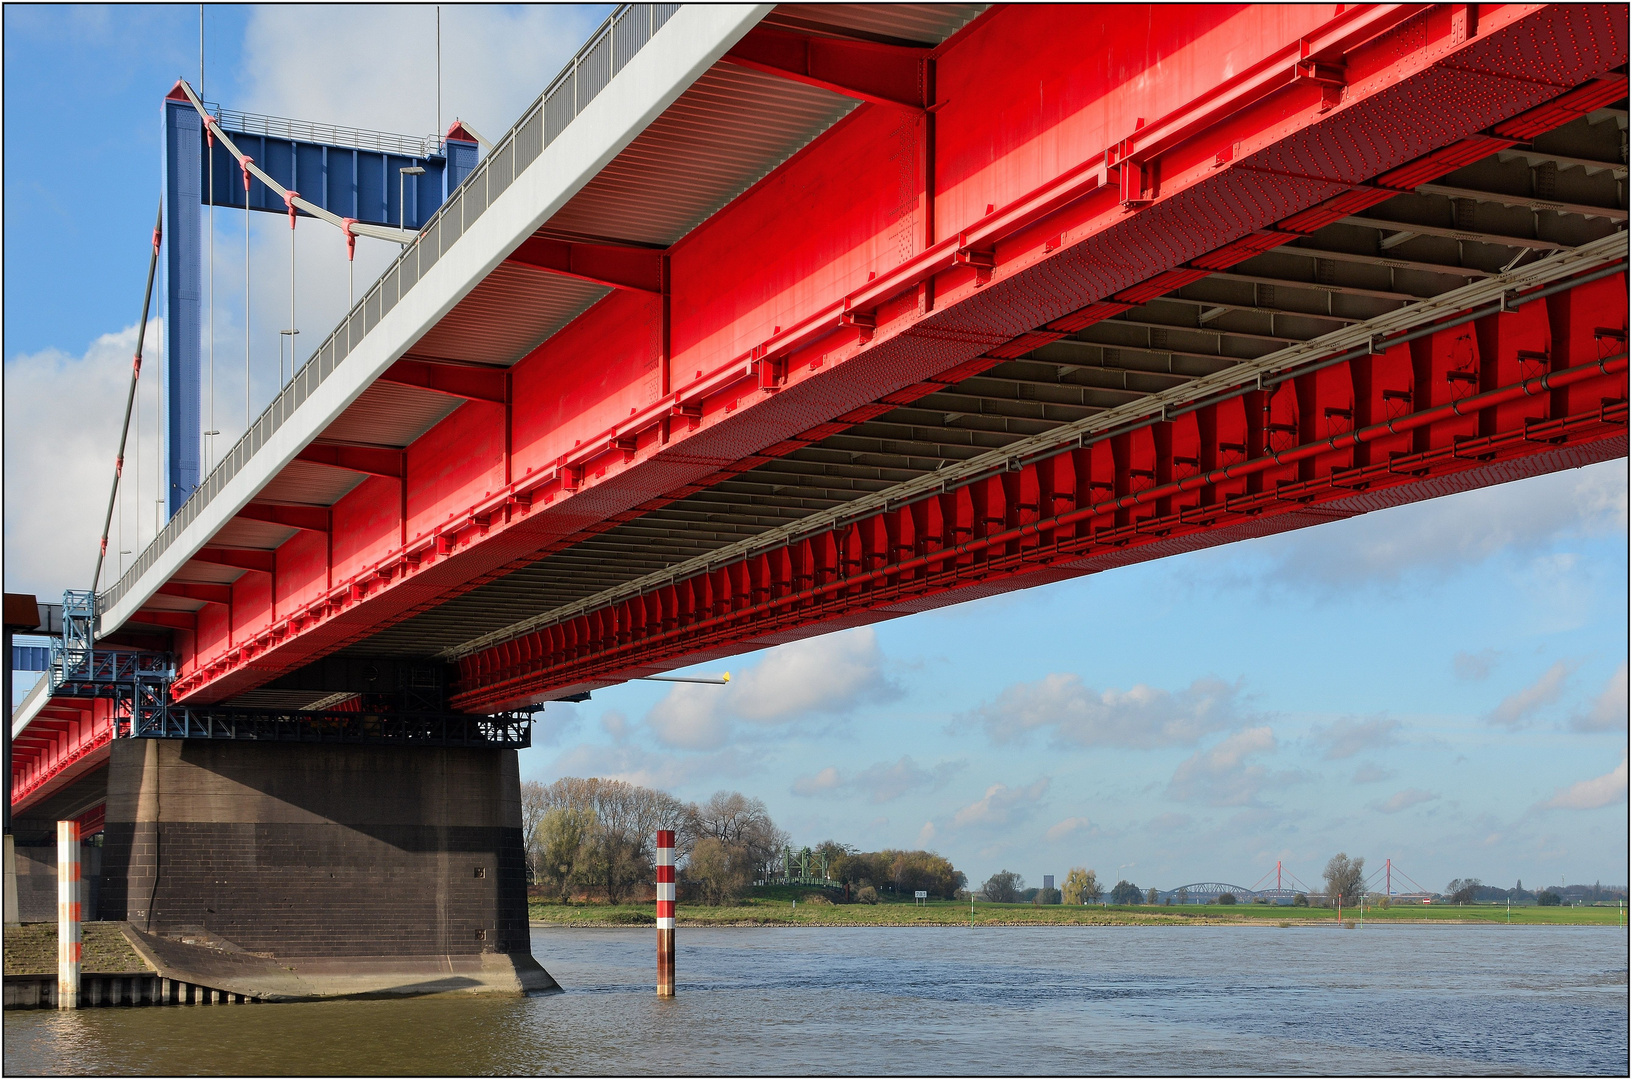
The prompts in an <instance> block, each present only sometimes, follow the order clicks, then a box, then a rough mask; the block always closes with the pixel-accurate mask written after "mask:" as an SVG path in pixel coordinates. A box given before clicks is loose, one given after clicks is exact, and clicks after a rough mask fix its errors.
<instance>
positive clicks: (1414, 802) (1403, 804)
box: [1372, 788, 1439, 814]
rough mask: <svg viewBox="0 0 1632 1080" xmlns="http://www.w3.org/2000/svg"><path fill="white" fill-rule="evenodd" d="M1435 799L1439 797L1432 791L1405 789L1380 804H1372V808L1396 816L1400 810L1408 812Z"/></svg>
mask: <svg viewBox="0 0 1632 1080" xmlns="http://www.w3.org/2000/svg"><path fill="white" fill-rule="evenodd" d="M1437 798H1439V796H1438V795H1436V794H1434V793H1433V792H1432V791H1424V790H1422V789H1421V788H1406V789H1405V790H1404V791H1396V792H1395V793H1394V794H1392V795H1390V796H1389V797H1388V798H1387V799H1384V800H1383V801H1382V802H1380V803H1373V804H1372V808H1373V809H1375V810H1378V811H1380V812H1382V813H1384V814H1397V813H1399V812H1400V811H1401V810H1409V809H1410V808H1411V807H1413V806H1420V805H1421V804H1423V803H1425V802H1433V801H1434V800H1435V799H1437Z"/></svg>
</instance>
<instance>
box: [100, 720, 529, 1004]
mask: <svg viewBox="0 0 1632 1080" xmlns="http://www.w3.org/2000/svg"><path fill="white" fill-rule="evenodd" d="M102 869H103V884H102V897H101V901H102V903H101V907H102V917H103V918H106V919H126V920H128V921H129V922H130V924H131V926H132V927H133V928H134V929H135V930H136V931H139V932H140V934H141V940H142V944H143V951H144V952H146V953H149V954H150V957H149V959H150V961H151V962H153V963H154V964H155V966H156V967H158V968H160V969H161V970H171V969H173V970H175V971H176V972H177V973H178V975H190V976H196V981H198V982H202V983H208V984H210V985H216V986H221V985H228V983H226V982H223V980H224V979H230V985H231V988H232V989H233V990H235V991H238V992H242V993H246V994H251V995H253V996H256V997H260V998H263V999H274V1000H275V999H279V998H283V999H288V998H306V997H327V996H335V995H356V994H370V995H377V994H423V993H445V992H450V991H489V992H501V993H502V992H508V993H540V992H548V991H551V990H556V989H559V987H557V986H556V983H555V980H554V979H552V978H550V976H549V974H548V973H547V972H546V971H545V970H544V969H543V968H542V967H541V966H539V964H538V962H537V961H536V960H534V959H533V957H532V955H531V953H530V952H529V949H528V931H527V898H526V877H525V868H524V862H523V852H522V838H521V806H520V784H519V776H518V771H517V764H516V753H515V751H514V750H488V749H475V748H420V747H388V746H357V745H322V744H316V745H314V744H296V743H266V742H248V741H245V742H228V741H204V740H164V739H121V740H119V741H117V742H115V743H114V745H113V756H112V760H111V762H110V764H109V774H108V803H107V825H106V836H105V839H104V847H103V866H102Z"/></svg>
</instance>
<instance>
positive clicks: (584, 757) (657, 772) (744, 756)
mask: <svg viewBox="0 0 1632 1080" xmlns="http://www.w3.org/2000/svg"><path fill="white" fill-rule="evenodd" d="M763 767H764V760H763V758H762V756H761V755H759V754H758V753H756V752H754V751H752V750H745V749H743V748H741V747H735V746H733V747H729V748H727V749H724V750H720V751H717V752H715V753H710V754H685V755H676V754H665V753H661V752H653V751H650V750H645V749H642V748H641V747H638V746H632V745H628V744H625V745H622V746H597V745H594V744H590V743H580V744H579V745H577V746H573V747H571V748H569V749H567V750H566V751H564V752H562V753H561V754H560V755H558V756H557V757H556V758H555V760H554V761H552V762H550V764H549V766H548V767H547V768H546V769H545V770H544V773H545V777H546V778H547V779H548V778H555V777H561V776H600V777H605V778H606V779H609V780H626V781H628V782H629V783H631V784H639V785H641V786H642V787H651V788H659V789H661V790H664V791H675V790H676V789H679V788H683V787H685V786H687V785H688V784H693V783H704V782H708V783H711V784H712V783H715V782H717V781H718V780H720V779H722V778H730V779H740V778H743V777H751V776H754V775H757V774H758V772H759V771H760V770H761V769H763Z"/></svg>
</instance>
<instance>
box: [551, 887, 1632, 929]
mask: <svg viewBox="0 0 1632 1080" xmlns="http://www.w3.org/2000/svg"><path fill="white" fill-rule="evenodd" d="M820 895H821V890H816V889H798V888H787V887H783V886H772V887H769V888H759V889H754V890H752V891H751V892H750V894H749V895H748V896H747V897H745V898H744V899H743V900H741V901H740V902H738V903H736V904H733V905H730V906H722V907H709V906H707V905H704V904H690V903H682V904H680V905H678V908H677V914H676V918H677V919H678V921H679V924H680V925H681V926H968V925H970V923H971V922H972V923H973V924H974V925H977V926H1160V925H1173V926H1183V925H1191V924H1201V925H1206V924H1225V923H1236V924H1243V925H1246V924H1268V925H1271V926H1278V925H1280V924H1282V923H1285V924H1288V925H1290V926H1316V925H1321V924H1327V925H1330V924H1335V923H1336V922H1337V912H1335V911H1332V910H1329V909H1327V908H1303V907H1276V906H1267V905H1263V904H1186V905H1184V906H1183V907H1159V906H1158V907H1148V906H1145V905H1143V904H1140V905H1132V906H1125V907H1123V906H1107V907H1099V906H1097V905H1095V906H1091V907H1066V906H1064V905H1061V904H1053V905H1044V906H1033V905H1031V904H988V903H985V902H983V901H976V902H975V904H974V906H973V911H972V913H971V908H970V904H969V902H968V901H966V900H965V901H961V902H960V901H948V900H930V901H925V902H924V903H922V904H915V903H914V902H913V901H911V900H904V901H903V900H896V899H894V898H892V897H886V898H884V899H882V900H881V902H880V903H878V904H834V903H831V902H828V903H822V902H821V901H820V900H817V899H816V897H818V896H820ZM795 900H797V901H798V903H797V904H795V903H794V901H795ZM529 913H530V915H531V918H532V921H533V922H534V923H541V924H546V925H552V926H650V925H652V923H653V921H654V920H653V916H652V905H651V904H650V903H645V904H618V905H608V904H591V903H576V904H574V903H569V904H560V903H555V902H552V901H546V900H539V899H536V898H535V899H533V900H532V901H530V902H529ZM1362 918H1363V919H1364V920H1365V921H1366V922H1397V923H1406V922H1422V923H1496V924H1504V925H1505V924H1506V923H1507V922H1508V919H1509V915H1508V911H1507V908H1506V907H1505V906H1502V905H1494V904H1471V905H1467V906H1464V907H1452V906H1447V905H1439V904H1434V905H1422V904H1395V905H1393V906H1392V907H1389V908H1386V909H1384V908H1373V907H1369V906H1368V907H1367V908H1366V909H1365V910H1364V911H1363V912H1360V911H1352V910H1349V909H1344V912H1343V921H1344V922H1358V921H1360V920H1361V919H1362ZM1511 918H1512V924H1513V925H1514V926H1519V925H1531V926H1536V925H1544V926H1620V925H1623V924H1624V920H1625V918H1626V915H1625V913H1624V912H1622V911H1621V910H1620V909H1617V908H1601V907H1600V908H1585V907H1584V908H1568V907H1555V908H1543V907H1523V908H1519V907H1516V908H1514V909H1513V911H1512V917H1511Z"/></svg>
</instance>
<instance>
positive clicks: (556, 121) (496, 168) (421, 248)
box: [97, 4, 680, 612]
mask: <svg viewBox="0 0 1632 1080" xmlns="http://www.w3.org/2000/svg"><path fill="white" fill-rule="evenodd" d="M679 9H680V5H679V4H623V5H620V6H619V7H618V9H617V10H616V11H614V12H613V13H612V14H611V15H610V16H608V17H607V20H606V21H605V22H603V23H602V24H601V25H600V27H599V28H598V29H597V30H596V31H595V32H594V33H593V34H591V35H590V38H589V41H588V43H586V44H585V45H584V46H583V48H581V49H579V50H578V52H577V53H576V54H575V55H574V56H573V58H572V60H571V61H569V62H568V63H567V65H566V66H565V67H563V68H562V69H561V72H560V74H558V75H557V76H556V77H555V78H554V79H553V80H552V81H551V82H550V84H549V86H548V87H547V88H546V89H545V91H544V93H542V94H541V95H539V97H538V99H537V100H535V101H534V102H533V104H532V105H531V106H530V107H529V108H528V109H527V110H526V111H525V112H524V113H522V116H521V119H520V120H518V121H516V123H515V124H514V126H512V127H511V128H510V130H509V131H508V132H506V133H505V135H504V137H503V138H501V139H500V140H499V141H498V142H496V143H495V144H494V145H493V149H492V151H491V152H490V153H488V155H487V157H486V158H485V159H484V160H483V161H482V162H481V163H480V164H479V165H477V167H476V169H475V170H474V171H473V172H472V173H471V174H470V175H469V176H468V177H466V178H465V180H464V182H463V183H461V184H460V185H459V187H458V189H456V190H455V191H454V193H453V194H452V195H451V196H449V198H448V201H447V202H445V203H443V204H442V208H441V209H440V210H438V211H437V213H436V214H435V215H434V216H433V217H432V218H431V220H430V221H428V222H426V224H425V227H424V228H422V229H421V230H420V231H419V237H418V239H417V240H416V241H415V242H414V243H412V244H409V245H408V246H407V247H405V248H404V249H403V251H402V254H401V255H399V256H398V257H397V259H396V261H395V262H393V263H392V264H391V266H390V267H389V268H387V270H386V271H385V273H384V274H382V275H380V278H379V279H378V280H377V281H376V282H375V283H374V285H373V287H372V288H371V289H369V290H368V292H366V293H365V294H364V295H363V298H362V299H361V300H359V301H357V303H356V305H355V306H353V307H352V309H351V311H350V312H349V313H348V314H347V315H346V317H345V318H344V319H342V320H341V321H340V324H339V325H338V326H337V327H335V329H334V331H333V332H332V333H331V334H330V335H329V336H328V338H327V339H326V340H325V341H324V342H323V344H322V345H320V346H318V347H317V348H316V349H314V350H313V352H312V354H311V356H310V357H309V358H308V359H307V361H306V363H304V364H303V365H301V368H300V370H299V371H298V372H296V373H295V377H294V379H293V380H292V381H291V382H290V383H289V384H288V385H287V386H285V387H284V388H283V390H282V391H281V392H280V393H279V394H278V396H277V397H275V398H273V399H272V403H271V404H270V405H268V406H267V407H266V410H265V411H264V412H262V413H261V415H260V416H259V418H257V419H256V420H255V422H254V423H253V424H251V425H250V427H249V430H248V431H246V432H245V433H244V435H243V437H242V438H240V439H239V440H238V442H237V443H236V444H235V445H234V446H233V448H232V449H231V450H230V451H228V452H227V453H226V454H225V455H223V456H222V458H221V461H220V463H219V464H217V465H216V467H215V468H214V469H213V470H212V471H211V472H210V475H209V476H207V477H205V479H204V481H203V483H201V484H200V485H199V486H198V487H197V488H195V489H194V490H193V493H192V495H191V496H190V497H189V498H188V499H187V501H186V502H185V503H183V504H182V507H181V509H180V510H178V511H176V514H175V516H173V517H172V518H171V519H170V520H169V522H168V523H166V524H165V526H164V528H162V529H160V530H159V534H158V536H156V537H154V538H153V540H152V542H150V543H149V544H148V545H147V547H146V548H144V549H143V550H142V553H141V554H140V555H138V556H137V557H136V560H135V562H133V563H132V564H131V566H130V569H128V570H126V571H125V573H124V575H123V576H121V577H120V578H119V580H118V581H116V582H114V583H113V584H112V585H111V586H109V587H108V589H107V591H105V592H103V593H102V594H101V595H100V596H98V597H97V610H98V611H99V612H100V611H107V610H109V609H110V608H112V607H114V606H115V605H117V604H118V603H119V601H120V600H121V599H123V598H124V596H125V594H126V593H128V592H130V591H131V590H132V589H134V588H135V586H136V583H137V582H139V581H140V580H141V579H142V577H143V576H144V575H145V574H146V573H147V572H148V571H149V570H151V569H152V568H153V565H154V564H155V563H156V562H157V561H158V560H159V558H160V557H161V556H162V555H163V554H164V553H165V552H166V551H167V550H169V548H170V545H171V544H173V543H175V542H176V540H177V539H179V538H180V537H181V535H182V533H183V532H185V531H186V529H187V527H188V526H189V525H191V524H192V523H193V521H194V520H195V519H196V518H197V517H198V516H199V514H201V513H203V511H204V509H205V507H207V506H209V505H210V503H211V502H213V501H214V499H215V497H216V496H217V495H219V494H220V493H221V491H222V489H223V488H225V487H226V486H227V484H228V483H229V482H230V481H231V480H232V479H233V478H234V477H235V476H237V475H238V473H239V472H240V471H242V470H243V469H244V467H245V466H246V465H248V464H249V461H250V459H251V458H253V457H254V456H255V454H256V452H257V451H259V450H260V448H261V447H262V445H264V444H265V443H266V441H267V440H268V439H270V438H271V437H272V435H273V434H274V433H275V432H276V431H277V430H278V429H279V428H281V427H282V426H283V425H284V423H285V422H286V421H287V420H288V419H289V418H290V417H291V416H292V415H294V413H295V410H296V409H298V408H300V406H301V405H302V404H303V403H304V402H305V401H306V399H307V398H308V397H310V396H311V395H312V393H313V392H314V391H315V390H316V389H317V388H318V387H319V386H321V385H322V384H323V382H324V381H325V380H327V379H328V377H329V376H330V375H332V374H333V373H334V371H335V369H336V368H337V367H339V365H340V364H342V363H344V362H345V359H346V357H347V356H348V355H349V354H350V353H351V351H352V349H354V348H356V347H357V346H358V345H359V344H361V342H362V340H363V338H364V337H365V336H366V335H367V334H368V333H369V331H371V330H373V329H374V327H375V326H376V325H377V324H378V323H379V321H380V320H381V319H382V318H384V317H385V315H386V314H387V313H388V312H389V311H391V309H392V308H394V307H395V306H396V305H397V303H398V302H399V301H400V300H401V299H402V298H403V297H404V296H406V295H407V294H408V293H409V291H410V290H411V289H412V288H413V287H414V285H415V284H416V283H417V282H418V281H419V279H420V278H421V277H423V276H424V275H425V273H426V271H428V270H429V269H430V268H431V267H432V266H434V265H436V261H437V260H438V259H439V258H441V257H442V255H443V253H444V252H446V251H448V250H449V248H451V247H452V246H453V244H455V243H456V242H457V241H458V239H459V237H460V236H462V235H464V233H465V231H466V230H468V229H469V227H470V226H471V224H473V223H474V222H475V221H476V219H477V218H479V217H481V216H482V214H483V213H485V212H486V210H487V208H488V207H489V206H490V205H492V203H493V200H494V199H496V198H498V197H499V195H501V194H503V192H504V191H505V189H506V188H508V187H509V186H510V184H511V183H512V182H513V181H514V180H515V178H516V177H517V176H519V175H520V174H521V172H522V170H524V169H525V168H527V166H529V165H531V164H532V163H533V162H534V161H535V160H537V158H538V156H539V155H540V154H542V153H543V152H544V148H545V147H546V146H549V145H550V144H551V143H552V142H554V141H555V140H556V138H557V137H558V136H560V134H561V133H562V132H563V131H565V130H566V127H567V125H568V124H569V123H571V122H572V121H573V120H574V119H575V118H576V117H577V116H578V114H579V113H580V112H582V111H583V109H584V107H585V106H587V105H588V104H589V103H590V102H591V101H593V100H595V98H596V96H597V95H598V94H600V92H601V91H602V90H604V89H605V88H606V86H607V84H608V83H610V82H611V81H612V78H613V76H615V75H616V74H617V73H618V72H620V71H622V70H623V68H624V66H625V65H626V64H628V62H629V61H630V59H631V58H633V57H634V55H635V54H636V53H638V52H639V51H640V50H641V49H643V48H645V46H646V43H647V42H649V41H650V40H651V39H652V36H653V35H654V34H656V33H657V31H658V30H659V29H661V28H662V27H663V25H664V24H665V23H667V22H668V21H669V19H670V18H671V17H672V16H673V15H674V13H675V12H676V11H678V10H679ZM223 122H224V121H223Z"/></svg>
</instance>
